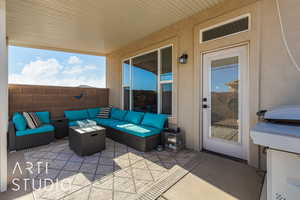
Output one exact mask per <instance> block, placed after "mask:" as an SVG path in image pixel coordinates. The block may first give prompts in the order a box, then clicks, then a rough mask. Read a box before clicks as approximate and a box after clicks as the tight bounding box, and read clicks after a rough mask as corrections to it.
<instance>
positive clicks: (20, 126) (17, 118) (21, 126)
mask: <svg viewBox="0 0 300 200" xmlns="http://www.w3.org/2000/svg"><path fill="white" fill-rule="evenodd" d="M12 121H13V123H14V125H15V127H16V130H17V131H24V130H25V129H26V127H27V123H26V120H25V118H24V117H23V115H21V114H20V113H15V114H14V115H13V118H12Z"/></svg>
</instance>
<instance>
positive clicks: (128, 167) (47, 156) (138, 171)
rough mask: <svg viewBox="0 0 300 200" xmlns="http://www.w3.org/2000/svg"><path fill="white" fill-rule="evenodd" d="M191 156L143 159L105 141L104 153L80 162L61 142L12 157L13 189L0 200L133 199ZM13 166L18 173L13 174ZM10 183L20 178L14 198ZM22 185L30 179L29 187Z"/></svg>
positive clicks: (187, 153) (145, 155)
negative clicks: (18, 188)
mask: <svg viewBox="0 0 300 200" xmlns="http://www.w3.org/2000/svg"><path fill="white" fill-rule="evenodd" d="M195 155H196V153H195V152H193V151H189V150H183V151H181V152H179V153H177V154H175V153H172V152H167V151H163V152H158V151H151V152H147V153H143V152H139V151H136V150H134V149H132V148H130V147H127V146H126V145H123V144H120V143H117V142H114V141H112V140H110V139H106V149H105V150H104V151H102V152H101V153H96V154H94V155H92V156H87V157H80V156H77V155H76V154H75V153H74V152H73V151H72V150H70V148H69V145H68V140H59V141H56V142H54V143H51V144H49V145H46V146H41V147H37V148H32V149H29V150H24V151H18V152H14V153H10V154H9V172H8V173H9V181H10V183H11V184H10V185H9V188H8V192H6V193H4V194H0V199H20V200H21V199H22V200H23V199H26V200H27V199H28V200H31V199H35V200H38V199H41V200H54V199H64V200H70V199H80V200H88V199H99V200H101V199H105V200H110V199H113V200H118V199H132V198H134V197H135V196H137V195H138V194H139V193H140V192H141V191H143V190H144V189H145V188H146V187H147V186H149V185H151V184H153V183H154V182H155V181H157V180H158V179H159V178H161V177H163V176H164V175H165V174H166V173H167V172H168V170H169V169H170V168H172V167H173V166H175V165H180V166H184V165H185V164H186V163H188V162H189V161H190V160H192V158H193V157H194V156H195ZM17 161H18V163H19V165H20V169H21V170H20V169H19V168H16V170H14V168H15V166H16V163H17ZM27 162H29V163H32V164H33V170H31V171H29V170H26V169H25V168H26V167H31V166H30V164H28V163H27ZM47 163H48V167H47V168H46V165H47ZM38 166H40V167H38ZM39 168H40V170H38V169H39ZM13 171H14V173H13ZM21 171H22V173H21ZM13 178H20V181H17V182H16V183H17V184H18V185H20V186H21V189H20V190H19V191H18V192H14V191H12V189H15V188H17V186H16V185H15V184H13V183H12V180H13ZM25 179H26V180H27V179H28V181H27V182H26V183H27V184H25V181H24V180H25ZM15 181H16V179H15ZM52 181H53V182H52ZM45 182H46V184H45ZM25 185H26V191H25ZM1 195H2V197H1Z"/></svg>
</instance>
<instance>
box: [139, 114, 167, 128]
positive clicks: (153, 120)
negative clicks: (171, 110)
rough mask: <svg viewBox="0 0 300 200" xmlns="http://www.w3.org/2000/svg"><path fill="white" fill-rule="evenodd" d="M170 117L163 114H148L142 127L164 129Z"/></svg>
mask: <svg viewBox="0 0 300 200" xmlns="http://www.w3.org/2000/svg"><path fill="white" fill-rule="evenodd" d="M167 118H168V116H167V115H163V114H152V113H146V114H145V116H144V119H143V121H142V123H141V124H142V125H146V126H151V127H155V128H158V129H163V128H164V125H165V122H166V120H167Z"/></svg>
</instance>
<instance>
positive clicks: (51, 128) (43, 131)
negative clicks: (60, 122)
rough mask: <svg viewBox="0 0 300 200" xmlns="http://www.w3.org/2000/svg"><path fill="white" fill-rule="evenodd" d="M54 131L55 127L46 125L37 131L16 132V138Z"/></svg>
mask: <svg viewBox="0 0 300 200" xmlns="http://www.w3.org/2000/svg"><path fill="white" fill-rule="evenodd" d="M51 131H54V126H52V125H50V124H44V125H42V126H40V127H39V128H35V129H26V130H23V131H16V136H24V135H33V134H39V133H47V132H51Z"/></svg>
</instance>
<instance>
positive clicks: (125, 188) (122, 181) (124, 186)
mask: <svg viewBox="0 0 300 200" xmlns="http://www.w3.org/2000/svg"><path fill="white" fill-rule="evenodd" d="M114 190H115V191H119V192H130V193H134V192H135V186H134V182H133V178H126V177H114Z"/></svg>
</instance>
